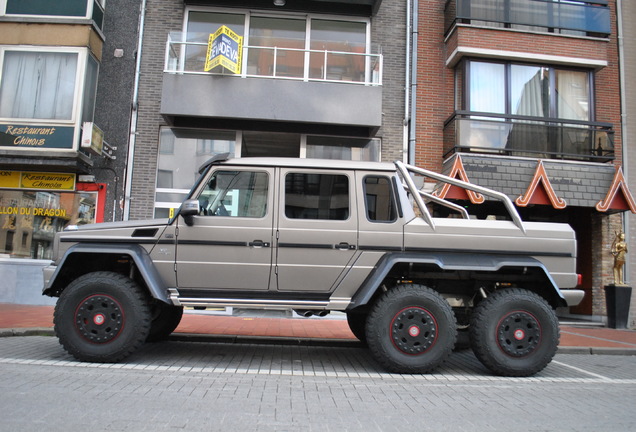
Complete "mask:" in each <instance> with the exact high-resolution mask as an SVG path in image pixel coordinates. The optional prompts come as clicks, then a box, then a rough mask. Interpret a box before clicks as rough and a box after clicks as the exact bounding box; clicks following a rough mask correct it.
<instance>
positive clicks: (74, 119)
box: [0, 0, 99, 152]
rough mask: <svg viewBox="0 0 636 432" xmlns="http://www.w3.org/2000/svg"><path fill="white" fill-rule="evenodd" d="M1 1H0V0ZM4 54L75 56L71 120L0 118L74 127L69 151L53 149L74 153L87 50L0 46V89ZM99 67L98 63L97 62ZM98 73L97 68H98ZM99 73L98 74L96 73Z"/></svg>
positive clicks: (44, 150) (12, 121) (33, 149)
mask: <svg viewBox="0 0 636 432" xmlns="http://www.w3.org/2000/svg"><path fill="white" fill-rule="evenodd" d="M0 1H1V0H0ZM6 52H44V53H61V54H77V69H76V71H75V89H74V91H73V108H72V111H71V118H70V119H69V120H60V119H37V118H13V117H0V123H3V124H7V123H9V124H10V123H15V124H25V125H47V126H49V125H50V126H64V127H74V128H75V132H74V134H73V146H72V148H70V149H55V151H73V152H76V151H77V150H78V147H79V137H80V134H81V126H82V125H81V114H82V111H83V103H84V83H85V80H86V68H87V62H88V56H89V55H90V53H89V50H88V48H79V47H77V48H76V47H50V46H32V45H0V89H1V88H2V83H3V77H2V73H3V71H4V58H5V53H6ZM98 66H99V62H98ZM98 71H99V68H98ZM98 73H99V72H98ZM12 150H14V151H26V150H28V151H41V152H50V151H52V149H48V148H43V149H41V148H33V147H29V148H21V147H15V148H14V149H12Z"/></svg>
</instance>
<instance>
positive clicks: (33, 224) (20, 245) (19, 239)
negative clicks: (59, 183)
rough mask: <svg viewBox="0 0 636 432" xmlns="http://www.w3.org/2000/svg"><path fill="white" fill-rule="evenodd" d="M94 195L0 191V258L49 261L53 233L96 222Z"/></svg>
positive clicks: (95, 196)
mask: <svg viewBox="0 0 636 432" xmlns="http://www.w3.org/2000/svg"><path fill="white" fill-rule="evenodd" d="M97 201H98V193H97V192H89V191H78V192H48V191H28V190H27V191H20V190H0V258H35V259H51V258H52V256H53V239H54V237H55V233H56V232H59V231H62V230H63V229H64V228H65V227H67V226H69V225H84V224H88V223H94V222H96V212H97Z"/></svg>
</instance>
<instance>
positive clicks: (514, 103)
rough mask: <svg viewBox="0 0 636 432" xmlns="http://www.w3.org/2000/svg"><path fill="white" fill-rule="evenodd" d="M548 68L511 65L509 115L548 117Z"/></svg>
mask: <svg viewBox="0 0 636 432" xmlns="http://www.w3.org/2000/svg"><path fill="white" fill-rule="evenodd" d="M548 72H549V71H548V68H545V67H539V66H522V65H511V67H510V103H511V113H512V114H515V115H522V116H532V117H548V116H549V114H550V77H549V74H548Z"/></svg>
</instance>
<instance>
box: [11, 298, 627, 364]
mask: <svg viewBox="0 0 636 432" xmlns="http://www.w3.org/2000/svg"><path fill="white" fill-rule="evenodd" d="M51 327H53V307H52V306H29V305H16V304H8V303H0V329H14V330H19V329H27V328H44V329H49V328H51ZM175 333H179V334H197V335H222V336H223V335H226V336H252V337H254V336H256V337H282V338H300V339H305V338H309V339H313V338H316V339H340V340H342V339H344V340H355V337H354V336H353V334H352V333H351V331H350V330H349V327H348V325H347V322H346V320H344V319H328V318H263V317H243V316H224V315H200V314H196V313H186V314H184V316H183V319H182V320H181V324H180V325H179V327H178V328H177V330H176V332H175ZM559 346H560V347H561V348H563V347H570V348H580V349H581V352H584V351H585V350H590V349H591V350H593V349H599V348H603V349H609V350H613V349H615V350H622V351H626V352H627V353H631V354H634V355H636V331H633V330H617V329H608V328H599V327H585V326H571V325H562V326H561V343H560V345H559Z"/></svg>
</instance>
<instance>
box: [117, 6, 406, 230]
mask: <svg viewBox="0 0 636 432" xmlns="http://www.w3.org/2000/svg"><path fill="white" fill-rule="evenodd" d="M406 11H407V5H406V2H401V1H397V0H384V1H380V0H363V1H350V0H341V1H340V0H334V1H328V2H324V1H309V0H308V1H295V0H289V1H273V2H262V1H248V0H245V1H211V0H210V1H206V0H185V1H184V0H147V1H146V2H145V17H144V18H143V21H144V25H143V46H142V55H141V68H140V74H139V75H140V82H139V95H138V101H137V102H138V103H137V104H135V106H138V109H137V110H136V112H134V117H133V129H134V130H133V134H131V143H130V151H131V155H132V158H131V159H129V162H130V165H129V172H130V173H131V176H129V177H128V181H127V185H126V188H127V189H126V192H127V198H130V199H127V200H126V204H125V212H126V217H127V218H130V219H141V218H148V217H153V216H154V217H166V216H169V215H170V214H172V212H173V211H174V209H175V208H177V207H178V206H179V203H180V202H181V200H182V199H183V198H184V197H185V195H186V194H187V193H188V191H189V188H190V186H191V185H192V183H193V182H194V179H195V178H196V175H197V168H198V167H199V165H200V164H201V163H203V162H204V161H205V160H207V159H209V158H210V157H211V156H213V155H215V154H218V153H225V152H228V153H230V154H232V155H234V156H237V157H241V156H242V157H247V156H275V157H326V158H335V159H358V160H393V159H402V158H403V152H404V147H405V145H406V144H405V141H406V132H407V131H406V128H405V126H404V123H405V117H404V116H405V110H404V106H405V97H406V95H405V93H406V92H405V80H406V74H405V70H406V62H407V58H408V56H407V52H406V50H407V47H406V39H407V37H406V31H407V25H406V22H407V20H406ZM223 26H224V28H225V29H227V32H228V34H233V35H234V36H236V37H237V40H240V43H241V47H240V48H239V46H238V43H239V42H236V43H237V45H236V46H235V47H233V49H234V55H235V57H234V59H233V60H237V59H238V57H239V56H240V65H239V66H238V67H237V69H236V70H230V69H229V68H224V67H219V66H217V67H213V68H211V69H209V70H206V69H208V68H206V60H208V62H210V60H212V58H211V57H210V52H211V50H208V47H209V43H210V40H211V39H210V35H211V34H214V33H215V32H217V30H219V28H221V27H223ZM210 46H211V45H210ZM234 65H235V66H236V62H234ZM149 185H156V187H154V188H153V187H149Z"/></svg>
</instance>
